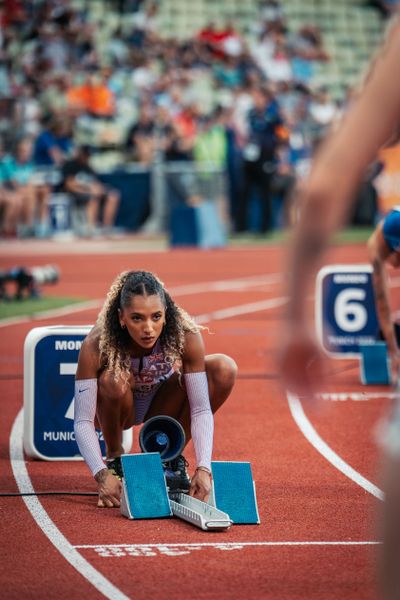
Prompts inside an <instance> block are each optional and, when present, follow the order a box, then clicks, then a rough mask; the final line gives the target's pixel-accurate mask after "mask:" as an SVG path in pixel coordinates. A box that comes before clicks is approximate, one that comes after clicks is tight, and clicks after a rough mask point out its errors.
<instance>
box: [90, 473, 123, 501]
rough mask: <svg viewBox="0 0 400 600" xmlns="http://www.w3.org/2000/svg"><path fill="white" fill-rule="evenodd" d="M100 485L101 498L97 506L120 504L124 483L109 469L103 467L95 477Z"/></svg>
mask: <svg viewBox="0 0 400 600" xmlns="http://www.w3.org/2000/svg"><path fill="white" fill-rule="evenodd" d="M95 479H96V481H97V486H98V492H99V499H98V502H97V506H99V507H101V508H112V507H114V506H117V507H118V506H120V498H121V491H122V484H121V482H120V480H119V479H118V478H117V477H115V475H113V474H112V473H110V471H109V470H108V469H102V470H101V471H99V472H98V473H96V477H95Z"/></svg>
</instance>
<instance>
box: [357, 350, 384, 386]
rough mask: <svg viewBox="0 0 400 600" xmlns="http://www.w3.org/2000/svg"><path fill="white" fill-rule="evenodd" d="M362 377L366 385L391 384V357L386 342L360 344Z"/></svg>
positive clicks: (362, 381)
mask: <svg viewBox="0 0 400 600" xmlns="http://www.w3.org/2000/svg"><path fill="white" fill-rule="evenodd" d="M360 356H361V362H360V377H361V383H363V384H364V385H389V384H390V382H391V374H390V359H389V358H388V353H387V345H386V342H375V343H374V344H360Z"/></svg>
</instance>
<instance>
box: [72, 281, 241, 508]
mask: <svg viewBox="0 0 400 600" xmlns="http://www.w3.org/2000/svg"><path fill="white" fill-rule="evenodd" d="M200 329H201V327H200V326H199V325H197V324H196V323H195V322H194V321H193V319H192V318H191V317H190V316H189V315H188V314H187V313H186V312H185V311H184V310H183V309H182V308H180V307H179V306H178V305H177V304H175V302H174V301H173V300H172V298H171V296H170V295H169V294H168V292H167V290H166V289H165V288H164V286H163V284H162V282H161V281H160V280H159V279H158V278H157V277H156V276H155V275H153V274H152V273H149V272H146V271H130V272H125V273H121V274H120V275H119V276H118V277H117V278H116V280H115V281H114V282H113V284H112V285H111V288H110V290H109V292H108V295H107V298H106V301H105V303H104V306H103V308H102V310H101V311H100V314H99V317H98V320H97V323H96V325H95V326H94V327H93V329H92V330H91V331H90V333H89V334H88V336H87V337H86V339H85V340H84V342H83V344H82V347H81V351H80V354H79V360H78V369H77V373H76V382H75V436H76V441H77V443H78V446H79V450H80V452H81V454H82V456H83V458H84V459H85V461H86V463H87V465H88V467H89V469H90V470H91V472H92V474H93V476H94V478H95V480H96V482H97V485H98V493H99V497H98V506H101V507H112V506H119V504H120V495H121V482H120V477H121V476H122V469H121V461H120V456H121V454H123V448H122V445H121V439H122V431H123V429H128V428H130V427H132V426H133V425H138V424H140V423H142V422H144V421H146V420H147V419H149V418H150V417H153V416H155V415H169V416H171V417H174V418H175V419H177V420H178V421H179V422H180V423H181V425H182V427H183V428H184V430H185V434H186V441H189V439H190V437H192V439H193V445H194V450H195V455H196V469H195V472H194V475H193V477H192V479H191V480H190V479H189V477H188V474H187V472H186V466H187V462H186V460H185V458H184V457H183V456H182V455H181V456H179V457H178V458H176V459H175V460H173V461H170V462H169V463H165V464H164V468H165V474H166V479H167V485H168V486H169V487H170V489H180V490H185V491H189V493H190V495H192V496H195V497H196V498H199V499H200V500H205V501H206V500H207V499H208V496H209V493H210V489H211V472H210V464H211V454H212V446H213V429H214V419H213V413H214V412H215V411H216V410H218V408H219V407H220V406H221V405H222V404H223V403H224V402H225V400H226V399H227V397H228V396H229V394H230V392H231V390H232V387H233V384H234V381H235V376H236V364H235V362H234V361H233V360H232V359H231V358H230V357H228V356H225V355H223V354H213V355H209V356H205V354H204V345H203V339H202V336H201V333H200ZM95 427H97V428H99V429H101V431H102V433H103V436H104V440H105V444H106V451H107V458H106V462H104V461H103V459H102V456H101V452H100V446H99V441H98V437H97V434H96V431H95Z"/></svg>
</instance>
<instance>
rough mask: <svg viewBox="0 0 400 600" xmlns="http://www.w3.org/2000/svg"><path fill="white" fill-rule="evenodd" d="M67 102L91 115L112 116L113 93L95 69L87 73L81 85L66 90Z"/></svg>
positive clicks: (113, 108)
mask: <svg viewBox="0 0 400 600" xmlns="http://www.w3.org/2000/svg"><path fill="white" fill-rule="evenodd" d="M67 102H68V104H69V105H70V106H71V107H72V108H75V109H78V110H79V111H80V112H82V113H88V114H89V115H91V116H93V117H112V116H113V115H114V111H115V102H114V94H113V93H112V91H111V90H110V89H109V88H108V87H107V85H106V84H105V82H104V79H103V77H102V76H101V74H100V73H99V72H97V71H94V72H91V73H89V74H88V75H87V77H86V81H85V82H84V83H83V85H80V86H76V87H72V88H70V89H69V90H68V91H67Z"/></svg>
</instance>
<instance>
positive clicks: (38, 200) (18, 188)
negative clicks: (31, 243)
mask: <svg viewBox="0 0 400 600" xmlns="http://www.w3.org/2000/svg"><path fill="white" fill-rule="evenodd" d="M32 154H33V144H32V140H31V139H30V138H27V137H25V138H22V139H21V140H19V141H18V142H17V144H16V148H15V152H14V153H13V154H12V155H8V156H6V157H5V158H4V159H3V165H2V166H3V169H4V179H5V185H6V187H7V188H8V189H9V190H10V191H12V192H14V193H16V195H17V197H18V199H19V202H20V203H21V213H20V222H19V223H18V235H19V236H20V237H31V236H34V235H39V236H41V235H45V233H46V227H47V220H48V214H47V203H48V198H49V193H50V190H49V188H48V186H46V185H45V184H42V183H40V184H39V185H36V184H35V177H34V175H35V165H34V162H33V159H32Z"/></svg>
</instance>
